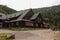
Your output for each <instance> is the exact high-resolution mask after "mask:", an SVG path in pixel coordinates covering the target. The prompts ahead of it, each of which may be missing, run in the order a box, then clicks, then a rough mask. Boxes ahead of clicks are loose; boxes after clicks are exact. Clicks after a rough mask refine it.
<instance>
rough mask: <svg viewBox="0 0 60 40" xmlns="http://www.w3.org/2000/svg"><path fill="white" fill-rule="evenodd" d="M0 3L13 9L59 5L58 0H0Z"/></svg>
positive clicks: (59, 0) (59, 1)
mask: <svg viewBox="0 0 60 40" xmlns="http://www.w3.org/2000/svg"><path fill="white" fill-rule="evenodd" d="M0 4H3V5H7V6H8V7H10V8H13V9H15V10H24V9H29V8H41V7H49V6H53V5H60V0H0Z"/></svg>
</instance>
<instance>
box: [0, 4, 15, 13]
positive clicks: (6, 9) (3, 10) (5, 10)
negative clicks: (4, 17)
mask: <svg viewBox="0 0 60 40" xmlns="http://www.w3.org/2000/svg"><path fill="white" fill-rule="evenodd" d="M15 12H16V10H14V9H12V8H9V7H7V6H5V5H0V13H5V14H12V13H15Z"/></svg>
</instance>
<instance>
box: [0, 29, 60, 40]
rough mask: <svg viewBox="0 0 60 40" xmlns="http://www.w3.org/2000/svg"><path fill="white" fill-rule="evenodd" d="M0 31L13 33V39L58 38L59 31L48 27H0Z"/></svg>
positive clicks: (43, 39) (44, 39) (36, 39)
mask: <svg viewBox="0 0 60 40" xmlns="http://www.w3.org/2000/svg"><path fill="white" fill-rule="evenodd" d="M0 33H13V34H15V40H60V31H52V30H50V29H43V30H33V31H11V30H3V29H0Z"/></svg>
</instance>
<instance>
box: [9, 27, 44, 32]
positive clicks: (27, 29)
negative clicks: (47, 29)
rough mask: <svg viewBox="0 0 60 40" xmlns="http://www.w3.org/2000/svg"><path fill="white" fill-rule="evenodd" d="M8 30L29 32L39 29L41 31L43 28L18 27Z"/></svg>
mask: <svg viewBox="0 0 60 40" xmlns="http://www.w3.org/2000/svg"><path fill="white" fill-rule="evenodd" d="M8 29H9V30H13V31H29V30H39V29H43V28H27V27H26V28H20V27H10V28H8Z"/></svg>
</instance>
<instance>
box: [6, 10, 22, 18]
mask: <svg viewBox="0 0 60 40" xmlns="http://www.w3.org/2000/svg"><path fill="white" fill-rule="evenodd" d="M21 14H23V11H19V12H16V13H13V14H8V15H7V18H12V17H17V16H19V15H21Z"/></svg>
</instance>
